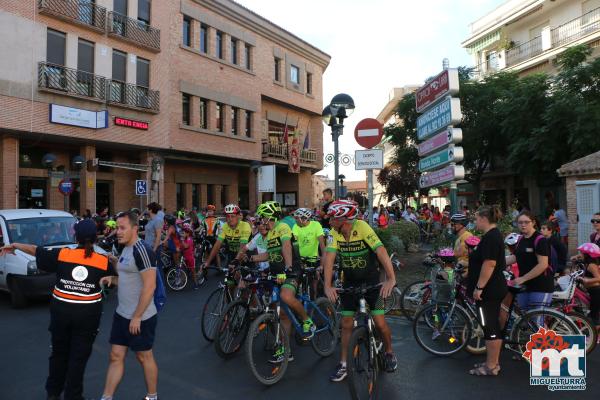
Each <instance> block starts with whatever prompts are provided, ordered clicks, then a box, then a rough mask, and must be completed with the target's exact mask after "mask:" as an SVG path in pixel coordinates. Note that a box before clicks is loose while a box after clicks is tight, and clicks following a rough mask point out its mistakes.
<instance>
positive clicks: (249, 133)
mask: <svg viewBox="0 0 600 400" xmlns="http://www.w3.org/2000/svg"><path fill="white" fill-rule="evenodd" d="M246 137H252V111H246Z"/></svg>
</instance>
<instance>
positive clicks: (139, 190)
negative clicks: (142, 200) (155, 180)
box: [135, 179, 148, 196]
mask: <svg viewBox="0 0 600 400" xmlns="http://www.w3.org/2000/svg"><path fill="white" fill-rule="evenodd" d="M135 194H136V195H137V196H146V195H147V194H148V182H146V181H143V180H139V179H138V180H136V181H135Z"/></svg>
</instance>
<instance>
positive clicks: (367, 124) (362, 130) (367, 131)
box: [354, 118, 383, 149]
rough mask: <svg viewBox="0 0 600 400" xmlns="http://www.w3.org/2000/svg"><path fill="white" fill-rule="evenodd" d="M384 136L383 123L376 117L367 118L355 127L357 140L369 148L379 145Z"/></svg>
mask: <svg viewBox="0 0 600 400" xmlns="http://www.w3.org/2000/svg"><path fill="white" fill-rule="evenodd" d="M382 137H383V125H382V124H381V122H379V121H377V120H376V119H374V118H365V119H363V120H362V121H360V122H359V123H358V124H356V128H354V138H355V139H356V142H357V143H358V144H360V145H361V146H362V147H365V148H367V149H370V148H372V147H375V146H377V145H378V144H379V143H380V142H381V138H382Z"/></svg>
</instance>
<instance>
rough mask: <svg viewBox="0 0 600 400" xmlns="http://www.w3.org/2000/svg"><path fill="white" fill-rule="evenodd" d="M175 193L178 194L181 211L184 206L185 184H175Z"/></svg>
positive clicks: (178, 205)
mask: <svg viewBox="0 0 600 400" xmlns="http://www.w3.org/2000/svg"><path fill="white" fill-rule="evenodd" d="M175 191H176V192H177V209H178V210H181V209H182V208H183V207H184V205H183V183H176V184H175Z"/></svg>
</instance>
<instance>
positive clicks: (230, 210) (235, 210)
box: [224, 204, 242, 214]
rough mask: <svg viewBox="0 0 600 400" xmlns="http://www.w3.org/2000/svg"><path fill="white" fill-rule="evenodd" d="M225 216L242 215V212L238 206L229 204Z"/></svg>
mask: <svg viewBox="0 0 600 400" xmlns="http://www.w3.org/2000/svg"><path fill="white" fill-rule="evenodd" d="M224 211H225V214H241V213H242V210H241V209H240V208H239V207H238V206H237V204H227V205H226V206H225V209H224Z"/></svg>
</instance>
